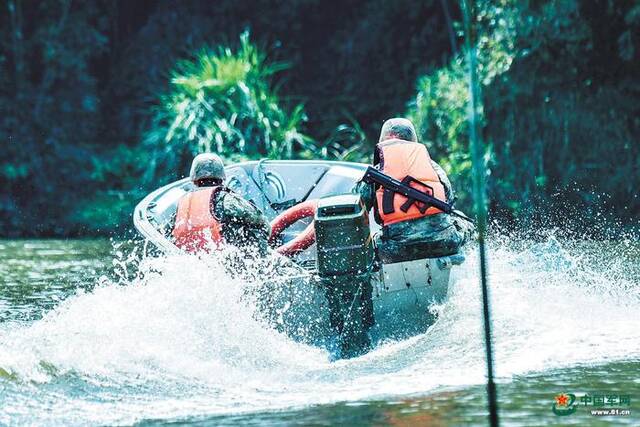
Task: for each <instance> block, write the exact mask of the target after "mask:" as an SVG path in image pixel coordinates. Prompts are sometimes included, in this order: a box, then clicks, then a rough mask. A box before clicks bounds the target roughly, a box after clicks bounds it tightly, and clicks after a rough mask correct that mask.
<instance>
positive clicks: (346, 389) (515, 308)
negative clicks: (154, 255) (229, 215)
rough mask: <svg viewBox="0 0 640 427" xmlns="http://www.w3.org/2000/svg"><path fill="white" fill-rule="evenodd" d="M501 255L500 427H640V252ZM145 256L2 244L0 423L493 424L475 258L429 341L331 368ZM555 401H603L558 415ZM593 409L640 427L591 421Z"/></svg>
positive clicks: (236, 290) (496, 308)
mask: <svg viewBox="0 0 640 427" xmlns="http://www.w3.org/2000/svg"><path fill="white" fill-rule="evenodd" d="M489 241H490V245H489V246H490V247H489V262H490V278H489V279H490V286H491V290H492V309H493V322H494V329H495V330H494V340H495V359H496V373H497V377H498V394H499V404H500V416H501V420H502V422H503V424H505V425H521V426H534V425H620V424H622V425H640V405H639V401H640V315H639V313H640V266H639V263H640V246H639V245H638V243H637V240H636V239H633V238H631V237H630V238H628V239H620V240H619V241H615V242H585V241H575V240H572V241H569V240H563V239H559V238H556V237H555V236H554V235H553V234H549V235H547V236H545V237H543V238H539V239H537V240H536V241H530V240H522V239H518V238H514V237H513V236H506V235H502V236H501V235H496V236H494V237H492V238H491V239H490V240H489ZM139 253H140V248H137V250H136V248H132V245H131V244H126V243H114V242H110V241H106V240H67V241H61V240H20V241H18V240H14V241H11V240H4V241H2V240H0V425H29V424H33V425H130V424H136V423H140V424H143V425H156V424H167V423H169V424H171V423H175V424H193V425H211V424H214V425H445V426H449V425H470V424H471V425H483V424H485V423H486V420H487V416H486V397H485V387H484V385H483V381H484V373H485V360H484V350H483V343H482V329H481V326H482V322H481V319H482V317H481V307H480V303H479V301H480V298H479V296H480V294H479V286H478V283H477V259H476V256H475V254H474V252H473V250H470V253H469V254H468V260H467V262H466V263H465V265H463V266H462V267H461V268H459V269H458V270H457V271H455V272H454V278H453V283H452V286H451V288H450V292H449V297H448V300H447V302H446V303H444V304H443V305H442V306H440V307H437V309H438V312H439V318H438V321H437V322H436V324H435V325H434V326H432V327H431V328H430V329H429V330H428V331H426V332H425V333H424V334H422V335H419V336H416V337H414V338H411V339H408V340H404V341H400V342H389V343H386V344H384V345H381V346H380V347H378V348H376V349H374V350H373V351H372V352H370V353H368V354H366V355H364V356H361V357H358V358H355V359H351V360H342V361H337V362H331V361H330V357H329V355H328V353H327V352H326V351H324V350H322V349H319V348H315V347H310V346H307V345H303V344H299V343H296V342H293V341H292V340H290V339H289V338H287V337H286V336H283V335H281V334H279V333H278V332H276V331H274V330H272V329H270V328H269V327H267V326H265V325H264V324H263V323H261V322H260V321H258V320H256V317H255V316H253V315H252V310H253V307H251V306H250V305H247V302H246V300H245V299H243V298H242V289H243V286H245V285H246V284H243V283H239V282H238V281H237V279H232V278H230V277H228V276H227V275H226V274H225V272H224V270H222V269H216V268H212V267H211V265H208V264H207V263H206V262H203V261H201V260H198V259H196V258H194V257H189V256H184V257H175V256H174V257H170V258H162V259H151V258H146V259H142V261H141V258H140V255H139ZM142 273H144V274H142ZM560 393H571V394H575V395H576V396H578V398H577V399H578V400H577V401H576V403H577V402H579V401H580V400H579V399H580V398H581V397H582V396H584V395H587V396H590V397H592V398H595V401H596V402H597V403H596V404H593V403H590V404H589V405H588V406H579V405H576V411H575V413H573V414H570V415H565V416H558V415H555V414H554V413H553V412H552V405H553V404H554V397H555V396H557V395H559V394H560ZM598 396H604V397H603V398H602V399H603V400H602V408H604V409H609V408H619V409H620V410H623V411H627V410H628V411H630V414H629V415H608V416H594V415H592V414H591V410H593V409H600V407H599V405H600V404H601V403H600V400H598ZM585 401H586V402H587V403H588V400H586V399H585Z"/></svg>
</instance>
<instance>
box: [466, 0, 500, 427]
mask: <svg viewBox="0 0 640 427" xmlns="http://www.w3.org/2000/svg"><path fill="white" fill-rule="evenodd" d="M462 10H463V14H464V29H465V44H466V52H467V55H468V61H467V64H468V67H469V139H470V143H471V154H472V158H473V193H474V199H475V211H476V224H477V227H478V248H479V252H480V282H481V287H482V314H483V320H484V342H485V349H486V357H487V397H488V405H489V423H490V425H491V426H497V425H498V402H497V395H496V385H495V382H494V380H493V350H492V348H491V313H490V308H489V289H488V286H487V256H486V249H485V236H486V232H487V205H486V199H485V197H486V196H485V182H484V180H485V166H484V153H483V146H482V141H480V138H479V135H478V104H479V102H480V99H479V93H478V92H479V91H478V76H477V64H476V38H475V34H474V33H473V25H474V23H475V19H476V14H475V4H474V0H462Z"/></svg>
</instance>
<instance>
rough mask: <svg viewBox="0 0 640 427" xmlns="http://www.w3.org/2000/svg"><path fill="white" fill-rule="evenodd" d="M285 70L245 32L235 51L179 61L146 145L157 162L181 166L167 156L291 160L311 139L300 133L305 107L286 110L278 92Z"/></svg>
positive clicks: (205, 52) (222, 49) (208, 51)
mask: <svg viewBox="0 0 640 427" xmlns="http://www.w3.org/2000/svg"><path fill="white" fill-rule="evenodd" d="M286 67H287V64H284V63H268V62H267V60H266V55H265V54H264V53H263V52H261V51H260V50H259V49H257V48H256V46H255V45H253V44H252V43H251V42H250V41H249V34H248V33H247V32H245V33H243V34H242V35H241V36H240V46H239V48H238V49H237V50H236V51H233V50H231V49H230V48H228V47H218V48H217V49H205V50H203V51H201V52H200V53H199V54H198V55H197V56H196V57H195V58H194V59H193V60H189V61H180V62H179V63H178V65H177V66H176V69H175V70H174V71H173V73H172V79H171V83H172V88H171V91H170V93H169V94H168V95H165V96H162V101H161V102H162V105H161V106H160V108H159V109H158V110H157V113H156V117H155V119H154V122H153V125H152V128H151V130H150V131H149V132H148V134H147V136H146V140H145V142H146V144H147V146H149V147H151V148H153V149H155V152H156V153H157V154H158V156H157V158H156V161H159V162H162V163H163V164H169V165H171V166H172V167H178V166H180V165H179V164H176V163H172V162H171V161H170V159H169V158H168V157H173V158H175V157H176V154H177V153H184V154H183V155H182V157H183V158H189V157H191V156H192V155H193V154H196V153H198V152H203V151H213V152H216V153H219V154H221V155H223V156H225V157H231V156H236V157H237V156H240V157H245V158H259V157H270V158H292V157H293V156H294V154H295V150H296V149H299V148H300V147H303V148H304V147H306V146H308V145H309V144H310V142H311V139H310V138H309V137H307V136H306V135H304V134H302V133H301V132H300V127H301V126H302V125H303V123H304V121H305V120H306V116H305V114H304V109H303V107H302V105H300V104H299V105H296V106H295V107H294V108H293V109H292V111H288V110H287V109H286V108H285V107H284V106H283V105H282V104H283V103H282V101H281V100H280V99H279V97H278V95H277V93H276V92H275V90H274V85H273V82H272V80H271V79H272V77H273V75H274V74H275V73H277V72H278V71H281V70H283V69H285V68H286ZM163 154H165V155H164V156H163ZM163 157H164V158H163Z"/></svg>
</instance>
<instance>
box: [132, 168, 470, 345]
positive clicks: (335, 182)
mask: <svg viewBox="0 0 640 427" xmlns="http://www.w3.org/2000/svg"><path fill="white" fill-rule="evenodd" d="M366 170H367V165H365V164H361V163H351V162H339V161H316V160H260V161H249V162H243V163H237V164H231V165H228V166H226V168H225V171H226V175H227V178H226V183H225V184H226V186H227V187H228V188H229V189H231V190H233V191H235V192H236V193H238V194H240V195H241V196H243V197H244V198H245V199H246V200H249V201H251V202H252V203H253V204H254V205H255V206H257V207H258V208H259V209H260V210H261V211H262V212H263V214H264V215H265V216H266V217H267V218H268V219H269V220H270V221H272V228H273V232H274V233H275V234H277V236H274V235H272V241H273V242H275V243H276V244H277V245H278V246H279V247H280V250H274V251H273V257H274V258H275V259H278V260H280V261H282V262H281V263H280V265H281V266H282V268H283V269H284V270H285V271H286V273H284V274H278V279H277V280H275V279H274V280H266V282H265V284H264V285H263V287H262V288H261V289H262V293H263V297H262V298H260V302H259V304H258V305H259V306H260V310H261V311H262V312H263V315H264V319H267V321H268V322H270V323H271V324H272V325H273V326H274V327H275V328H277V329H278V330H280V331H282V332H284V333H287V334H288V335H290V336H291V337H292V338H294V339H296V340H299V341H303V342H307V343H312V344H315V345H321V346H325V347H327V348H330V349H332V350H333V351H334V354H337V357H349V356H352V355H356V354H361V353H363V352H365V351H366V350H367V349H368V348H370V347H371V346H372V345H375V344H376V343H379V342H381V341H384V340H390V339H399V338H404V337H407V336H410V335H414V334H418V333H421V332H424V331H425V330H426V329H427V328H428V327H429V326H430V325H431V324H432V323H433V322H434V320H435V316H434V314H433V310H432V307H433V306H434V304H440V303H442V302H443V301H444V300H445V298H446V296H447V291H448V289H449V283H450V275H451V270H452V268H455V267H456V266H458V265H460V264H462V262H463V261H464V255H463V254H462V252H461V251H460V250H459V248H455V250H453V251H451V253H447V254H442V253H439V254H432V253H428V252H424V251H417V252H416V251H407V252H406V253H405V252H404V251H397V250H393V251H386V252H385V250H384V248H382V247H380V244H379V240H378V239H376V238H375V236H377V235H378V234H379V233H380V232H381V227H380V226H379V225H378V224H377V223H376V221H375V220H374V217H373V213H369V212H367V211H366V209H365V208H364V206H363V204H362V201H361V200H360V197H359V196H358V195H355V194H353V193H352V189H353V187H354V185H355V183H356V182H358V181H359V180H360V179H361V178H362V176H363V174H364V173H365V171H366ZM194 189H195V186H194V185H193V184H192V183H191V181H190V180H189V179H188V178H184V179H181V180H178V181H175V182H173V183H171V184H168V185H166V186H163V187H162V188H159V189H157V190H155V191H153V192H152V193H150V194H149V195H147V196H146V197H145V198H144V199H143V200H142V201H141V202H140V203H139V204H138V205H137V206H136V208H135V211H134V216H133V220H134V225H135V227H136V229H137V230H138V232H139V233H140V234H141V235H142V236H143V237H144V238H145V239H147V240H148V241H149V242H150V243H151V244H153V245H154V246H155V247H156V248H157V249H159V250H160V251H162V252H166V253H171V252H178V251H180V250H179V249H178V247H176V245H175V244H174V243H173V240H172V237H171V230H172V228H173V221H174V218H175V213H176V209H177V204H178V201H179V200H180V198H181V197H182V196H183V195H184V194H185V193H187V192H190V191H193V190H194ZM309 207H312V208H311V209H310V208H309ZM283 221H284V223H283ZM310 234H311V237H312V239H311V241H308V240H309V239H308V237H309V235H310ZM305 239H306V240H307V241H308V242H307V243H306V244H305V243H303V244H302V245H300V242H301V241H304V240H305ZM296 245H297V246H296ZM292 246H296V248H295V250H291V248H292ZM282 248H285V250H282ZM281 254H284V255H281ZM207 256H215V253H213V254H208V255H207ZM212 309H214V308H212Z"/></svg>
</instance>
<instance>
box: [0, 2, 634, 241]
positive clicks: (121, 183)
mask: <svg viewBox="0 0 640 427" xmlns="http://www.w3.org/2000/svg"><path fill="white" fill-rule="evenodd" d="M476 4H477V8H478V10H477V22H476V23H475V24H476V28H477V40H478V53H479V66H480V68H479V73H480V78H481V92H482V101H483V109H482V117H481V119H482V138H483V140H484V142H485V145H486V155H485V159H486V162H487V167H488V177H487V185H488V192H489V197H490V212H491V215H492V218H494V219H495V220H500V221H505V222H509V223H512V224H522V223H524V224H535V223H538V222H539V223H541V224H544V226H549V227H553V226H557V225H558V224H562V221H564V220H565V219H566V218H574V219H575V218H576V216H577V217H578V218H579V219H578V222H579V223H581V224H583V225H584V227H585V228H586V229H591V230H593V229H597V228H598V227H597V224H599V223H601V222H602V221H603V218H607V219H606V221H607V224H608V225H607V226H608V228H609V229H611V228H616V229H624V228H626V227H630V226H633V225H634V224H636V225H637V223H638V218H639V217H640V199H639V198H638V187H639V185H640V1H638V0H589V1H587V0H585V1H577V0H536V1H533V0H530V1H513V0H496V1H482V0H479V1H477V2H476ZM463 47H464V43H463V34H462V25H461V10H460V5H459V3H458V2H456V1H450V0H422V1H409V0H397V1H386V0H368V1H363V0H347V1H344V0H342V1H334V0H296V1H267V0H255V1H248V0H240V1H239V0H218V1H207V0H185V1H168V0H135V1H131V0H95V1H79V0H42V1H35V0H3V1H2V2H0V143H1V144H2V145H1V146H0V188H1V189H2V191H1V192H0V237H7V236H11V237H16V236H80V235H99V234H112V233H120V232H122V231H123V230H126V229H128V228H130V225H131V212H132V209H133V206H134V205H135V204H136V203H137V202H138V201H139V200H140V199H141V198H142V197H143V196H144V195H145V194H146V193H147V192H149V191H150V190H152V189H155V188H157V187H159V186H161V185H163V184H165V183H167V182H170V181H172V180H175V179H178V178H180V177H183V176H185V175H186V174H187V172H188V167H189V163H190V161H191V158H192V156H193V154H194V153H197V152H200V151H203V150H215V151H217V152H220V153H222V154H223V155H224V157H225V158H226V159H227V160H229V161H235V160H240V159H256V158H263V157H269V158H326V159H346V160H351V161H365V162H366V161H369V160H370V157H371V152H372V149H373V146H374V144H375V142H376V139H377V133H378V132H379V129H380V125H381V124H382V122H383V121H384V120H385V119H387V118H390V117H393V116H407V117H409V118H411V119H413V120H414V122H415V123H416V125H417V127H418V130H419V133H420V138H421V141H422V142H424V143H425V144H427V145H428V147H429V149H430V152H431V155H432V156H433V157H434V159H436V160H437V161H438V162H439V163H440V164H441V165H442V166H443V167H444V168H445V169H446V170H447V172H448V173H449V174H450V177H451V179H452V181H453V182H454V186H455V188H456V190H457V193H458V196H459V202H458V206H459V207H461V208H463V209H467V210H469V209H470V206H471V197H470V196H471V195H470V189H471V181H470V176H471V173H470V172H471V160H470V153H469V149H468V135H467V123H466V118H467V102H468V89H467V87H468V86H467V76H466V61H465V56H464V51H463V50H464V49H463ZM611 224H613V225H611Z"/></svg>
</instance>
